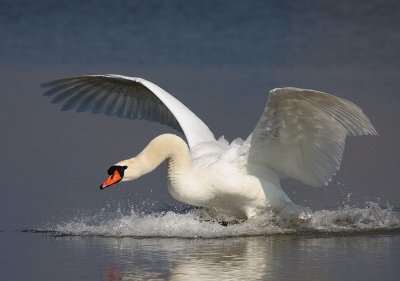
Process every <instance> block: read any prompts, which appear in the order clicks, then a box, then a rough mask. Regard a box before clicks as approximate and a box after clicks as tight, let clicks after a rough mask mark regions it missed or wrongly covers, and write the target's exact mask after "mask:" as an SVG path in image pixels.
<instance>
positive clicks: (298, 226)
mask: <svg viewBox="0 0 400 281" xmlns="http://www.w3.org/2000/svg"><path fill="white" fill-rule="evenodd" d="M36 231H43V232H50V233H52V234H53V235H63V236H64V235H74V236H106V237H107V236H109V237H135V238H142V237H180V238H222V237H238V236H256V235H283V234H285V235H304V234H312V235H317V234H333V235H336V234H340V235H343V234H354V233H377V232H382V231H395V232H398V231H400V212H399V210H398V209H396V208H392V207H390V206H388V207H380V206H379V205H378V204H377V203H372V202H368V203H366V206H365V207H363V208H358V207H344V208H339V209H337V210H320V211H316V212H312V211H311V210H309V209H308V208H305V207H302V206H298V205H290V206H287V208H285V209H283V210H282V211H281V212H280V213H273V212H272V211H265V212H263V213H260V214H258V215H257V216H255V217H253V218H251V219H249V220H247V221H238V220H237V219H235V218H234V217H230V216H228V215H226V214H221V213H218V212H215V211H212V210H211V211H210V210H205V209H189V210H168V211H154V212H152V211H151V210H150V211H149V210H147V212H141V211H138V210H137V209H135V208H134V206H133V207H131V208H130V210H125V211H123V208H117V209H114V210H113V209H111V208H107V209H103V210H102V211H101V212H99V213H98V214H96V215H94V216H93V215H92V216H87V215H86V216H80V217H75V218H74V219H71V220H67V221H65V222H62V223H54V224H52V225H49V226H48V227H46V228H43V229H37V230H36Z"/></svg>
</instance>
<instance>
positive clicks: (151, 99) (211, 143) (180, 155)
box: [42, 75, 377, 218]
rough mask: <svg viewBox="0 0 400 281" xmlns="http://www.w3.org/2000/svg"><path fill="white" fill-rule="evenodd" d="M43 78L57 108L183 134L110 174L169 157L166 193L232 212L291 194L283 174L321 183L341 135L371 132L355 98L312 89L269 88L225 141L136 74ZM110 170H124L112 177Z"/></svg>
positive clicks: (338, 154)
mask: <svg viewBox="0 0 400 281" xmlns="http://www.w3.org/2000/svg"><path fill="white" fill-rule="evenodd" d="M42 86H43V87H50V89H49V90H48V91H46V92H45V93H44V95H45V96H51V95H55V97H54V98H53V100H52V102H53V103H61V102H63V106H62V110H69V109H72V108H75V107H76V110H77V112H83V111H87V110H91V111H92V113H105V114H106V115H117V116H118V117H120V118H129V119H144V120H147V121H152V122H159V123H161V124H165V125H167V126H170V127H172V128H174V129H176V130H177V131H179V132H183V133H184V134H185V136H186V139H187V141H188V145H189V149H188V147H187V145H186V144H185V143H184V141H183V140H182V139H181V138H179V137H177V136H175V135H170V134H167V135H161V136H159V137H157V138H156V139H154V140H153V141H152V142H150V144H149V145H148V147H146V148H145V150H143V152H141V153H140V154H139V155H138V156H137V157H134V158H131V159H127V160H124V161H121V162H119V163H117V164H116V165H115V166H113V167H117V168H113V167H111V168H110V171H109V173H110V178H111V179H110V178H109V180H110V181H111V182H112V180H114V181H116V182H118V181H119V180H121V181H127V180H134V179H136V178H138V177H140V176H142V175H143V174H146V173H149V172H151V171H152V170H154V169H155V167H156V166H158V165H159V164H160V163H161V162H162V161H164V160H167V162H168V189H169V191H170V193H171V194H172V196H174V197H175V198H176V199H177V200H180V201H182V202H185V203H188V204H193V205H196V206H204V207H212V208H216V209H220V210H223V211H226V212H229V213H231V214H233V215H236V216H238V217H247V218H248V217H251V216H253V215H254V214H256V212H257V210H258V209H264V208H266V207H271V208H273V209H274V208H279V207H280V206H282V204H285V203H288V202H290V199H289V198H288V197H287V195H286V194H285V193H284V192H283V190H282V189H281V187H280V183H279V180H280V177H282V176H289V177H292V178H295V179H298V180H300V181H301V182H303V183H305V184H308V185H311V186H321V185H323V184H327V183H328V182H329V181H330V180H331V178H332V176H333V175H334V174H335V173H336V171H337V169H338V168H339V165H340V161H341V159H342V155H343V150H344V143H345V138H346V136H349V135H368V134H370V135H377V133H376V131H375V129H374V127H373V126H372V124H371V123H370V121H369V120H368V118H367V117H366V116H365V115H364V113H363V112H362V110H361V109H360V108H359V107H358V106H356V105H355V104H353V103H351V102H349V101H347V100H344V99H341V98H338V97H335V96H332V95H328V94H326V93H322V92H317V91H313V90H304V89H297V88H282V89H275V90H272V91H271V92H270V94H269V98H268V102H267V105H266V107H265V110H264V112H263V114H262V116H261V118H260V120H259V122H258V123H257V125H256V127H255V129H254V131H253V132H252V133H251V134H250V135H249V137H248V138H247V139H246V140H244V141H243V140H241V139H236V140H234V141H233V142H232V143H231V144H229V143H228V142H227V141H226V140H224V139H223V138H221V139H219V140H216V139H215V138H214V135H213V133H212V132H211V131H210V130H209V128H208V127H207V125H205V124H204V123H203V122H202V121H201V120H200V119H199V118H198V117H197V116H196V115H195V114H194V113H193V112H191V111H190V110H189V109H188V108H187V107H185V106H184V105H183V104H182V103H181V102H180V101H178V100H177V99H175V98H174V97H173V96H171V95H170V94H168V93H167V92H166V91H164V90H163V89H161V88H160V87H158V86H157V85H155V84H153V83H151V82H149V81H146V80H144V79H142V78H132V77H126V76H121V75H87V76H80V77H71V78H65V79H59V80H55V81H52V82H48V83H45V84H43V85H42ZM112 168H113V169H112ZM115 170H119V173H122V175H119V174H118V175H119V176H120V179H118V180H115V179H113V178H114V176H115V172H114V171H115ZM112 183H115V182H112ZM112 183H111V184H112ZM108 185H110V184H108V183H107V184H103V185H102V187H103V188H104V187H106V186H108Z"/></svg>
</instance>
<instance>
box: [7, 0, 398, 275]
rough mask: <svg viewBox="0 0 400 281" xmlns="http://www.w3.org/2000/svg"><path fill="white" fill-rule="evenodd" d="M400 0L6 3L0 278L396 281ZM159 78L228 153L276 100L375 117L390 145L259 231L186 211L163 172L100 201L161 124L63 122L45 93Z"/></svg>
mask: <svg viewBox="0 0 400 281" xmlns="http://www.w3.org/2000/svg"><path fill="white" fill-rule="evenodd" d="M399 19H400V5H399V4H398V3H397V2H396V1H389V0H388V1H352V2H351V3H349V2H348V1H323V2H321V3H315V1H268V2H265V1H252V2H251V3H250V2H238V1H174V2H173V3H172V2H171V3H170V2H165V1H155V0H154V1H105V0H102V1H83V2H82V1H68V2H65V1H61V0H59V1H34V2H33V1H23V0H21V1H15V0H13V1H11V0H0V34H1V39H2V40H0V62H1V64H0V74H1V75H0V85H1V88H2V91H1V94H0V95H1V102H0V120H2V122H0V131H1V137H0V150H1V152H0V155H1V156H2V157H1V159H2V160H1V162H0V175H1V179H2V181H1V183H2V188H1V196H0V252H1V255H0V272H2V279H5V280H71V279H73V280H188V279H192V280H321V279H323V280H345V279H347V280H397V279H398V276H399V273H400V270H399V269H398V261H399V253H400V251H399V245H400V244H399V239H400V234H399V233H400V222H399V218H400V215H399V206H400V192H399V188H400V177H399V171H400V162H399V160H398V159H400V146H399V145H398V140H399V138H400V127H399V126H398V125H397V123H398V121H397V120H399V112H400V98H399V97H400V95H399V91H398V89H399V88H400V81H399V79H398V77H399V75H400V68H399V65H398V61H399V60H400V53H399V50H400V49H399V48H396V46H399V44H400V36H399V34H400V24H399ZM99 73H118V74H123V75H131V76H139V77H143V78H145V79H148V80H150V81H152V82H154V83H156V84H158V85H160V86H161V87H162V88H164V89H165V90H167V91H168V92H170V93H171V94H173V95H174V96H175V97H177V98H178V99H179V100H181V101H182V102H183V103H184V104H185V105H187V106H188V107H189V108H190V109H191V110H193V112H195V113H196V114H197V115H198V116H199V117H200V118H201V119H202V120H203V121H204V122H205V123H206V124H208V125H209V126H210V128H211V130H212V131H213V132H214V133H215V135H216V136H217V137H219V136H221V135H224V136H225V137H226V138H227V139H228V140H233V139H234V138H236V137H241V138H246V137H247V136H248V134H249V133H250V132H251V131H252V129H253V128H254V125H255V124H256V122H257V121H258V118H259V117H260V115H261V112H262V110H263V108H264V106H265V102H266V100H267V93H268V91H269V90H271V89H273V88H275V87H284V86H293V87H302V88H311V89H315V90H320V91H325V92H327V93H330V94H334V95H337V96H340V97H343V98H345V99H348V100H351V101H352V102H354V103H356V104H357V105H359V106H360V107H361V108H362V109H363V111H364V112H365V113H366V115H367V116H368V117H369V118H370V119H371V122H372V123H373V124H374V126H375V127H376V129H377V131H378V133H379V135H380V136H379V137H357V138H349V139H347V140H346V148H345V152H344V157H343V161H342V164H341V169H340V170H339V171H338V174H337V175H336V176H335V177H334V178H333V180H332V182H331V183H330V184H329V185H328V186H327V187H323V188H317V189H316V188H311V187H307V186H304V185H302V184H301V183H299V182H298V181H295V180H290V179H289V180H284V181H282V186H283V188H284V190H285V192H286V193H287V194H288V195H289V197H290V198H291V199H292V201H293V202H294V203H295V204H296V205H295V206H292V207H290V208H289V207H288V208H287V209H285V210H284V211H283V212H282V213H279V214H273V213H270V212H265V213H261V214H259V215H258V216H257V217H255V218H252V219H250V220H248V221H237V220H235V218H231V217H229V216H226V215H224V214H218V213H212V212H211V213H210V212H208V211H206V210H202V209H198V208H193V207H191V206H187V205H184V204H180V203H178V202H176V201H175V200H174V199H173V198H172V197H171V196H170V195H169V194H168V192H167V190H166V186H165V185H166V182H165V168H166V167H165V165H161V167H160V168H158V169H157V170H156V171H154V172H153V173H152V174H150V175H148V176H146V177H143V178H141V179H139V180H137V181H135V182H131V183H120V184H118V185H117V186H115V187H112V188H110V189H106V190H104V191H100V190H99V188H98V186H99V185H100V184H101V183H102V182H103V181H104V180H105V177H106V176H107V174H106V171H107V169H108V167H109V166H110V165H112V164H114V163H115V162H117V161H118V160H120V159H125V158H127V157H129V156H134V155H135V154H137V153H138V152H140V151H141V150H142V149H143V147H145V146H146V144H147V143H148V142H149V141H150V140H151V139H152V138H154V137H155V136H157V135H159V134H162V133H166V132H171V133H174V131H172V130H171V129H169V128H166V127H165V126H161V125H159V124H153V123H150V124H149V123H146V122H140V121H130V120H120V119H117V118H110V117H106V116H102V115H96V116H94V115H91V114H87V113H84V114H76V113H75V112H61V111H60V108H59V106H55V105H51V104H50V103H49V99H46V98H44V97H42V92H43V91H42V89H41V88H39V87H38V85H39V84H40V83H43V82H46V81H49V80H52V79H56V78H60V77H66V76H74V75H83V74H99Z"/></svg>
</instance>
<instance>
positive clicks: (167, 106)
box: [41, 74, 215, 147]
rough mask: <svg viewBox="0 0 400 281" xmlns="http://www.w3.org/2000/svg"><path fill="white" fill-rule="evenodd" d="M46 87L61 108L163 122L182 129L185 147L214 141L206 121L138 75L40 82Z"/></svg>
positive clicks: (46, 94) (92, 76)
mask: <svg viewBox="0 0 400 281" xmlns="http://www.w3.org/2000/svg"><path fill="white" fill-rule="evenodd" d="M41 86H42V87H45V88H48V87H49V88H50V89H49V90H47V91H46V92H45V93H44V94H43V95H44V96H53V95H55V97H54V98H53V100H52V103H64V104H63V106H62V108H61V110H70V109H72V108H75V107H76V111H77V112H84V111H88V110H91V111H92V113H94V114H96V113H105V114H106V115H110V116H113V115H116V116H118V117H120V118H129V119H143V120H147V121H152V122H159V123H161V124H165V125H167V126H169V127H171V128H173V129H175V130H177V131H178V132H183V133H184V134H185V136H186V138H187V140H188V143H189V146H190V147H193V146H195V145H196V144H197V143H200V142H205V141H211V140H215V138H214V135H213V133H212V132H211V131H210V130H209V128H208V127H207V125H206V124H204V123H203V121H201V120H200V118H198V117H197V116H196V115H195V114H194V113H193V112H192V111H190V110H189V109H188V108H187V107H186V106H184V105H183V104H182V103H181V102H180V101H178V100H177V99H176V98H174V97H173V96H171V95H170V94H169V93H167V92H166V91H164V90H163V89H161V88H160V87H158V86H157V85H155V84H153V83H151V82H149V81H146V80H144V79H142V78H136V77H127V76H121V75H114V74H107V75H86V76H78V77H70V78H64V79H58V80H54V81H51V82H48V83H44V84H42V85H41Z"/></svg>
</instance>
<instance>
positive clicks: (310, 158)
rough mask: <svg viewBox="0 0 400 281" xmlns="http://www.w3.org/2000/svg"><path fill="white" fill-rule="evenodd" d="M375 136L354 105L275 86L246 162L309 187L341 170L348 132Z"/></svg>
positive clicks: (253, 138) (314, 92) (248, 141)
mask: <svg viewBox="0 0 400 281" xmlns="http://www.w3.org/2000/svg"><path fill="white" fill-rule="evenodd" d="M368 134H370V135H377V133H376V131H375V129H374V127H373V126H372V124H371V123H370V121H369V120H368V118H367V117H366V116H365V115H364V113H363V112H362V110H361V109H360V108H359V107H358V106H356V105H355V104H353V103H351V102H349V101H347V100H344V99H341V98H338V97H335V96H332V95H328V94H326V93H322V92H317V91H312V90H304V89H297V88H283V89H275V90H272V91H271V92H270V94H269V98H268V102H267V105H266V107H265V110H264V112H263V115H262V116H261V119H260V120H259V122H258V124H257V126H256V128H255V129H254V131H253V133H252V135H251V136H250V137H249V139H248V140H247V141H246V142H247V145H249V147H250V150H249V155H248V163H249V164H252V163H255V164H258V165H264V166H267V167H269V168H272V169H274V170H275V171H277V172H279V173H284V174H286V175H287V176H289V177H292V178H295V179H298V180H300V181H301V182H303V183H305V184H308V185H311V186H321V185H323V184H325V185H326V184H327V183H328V182H329V181H330V180H331V178H332V176H333V175H334V174H335V173H336V171H337V170H338V169H339V165H340V162H341V159H342V155H343V150H344V143H345V138H346V136H348V135H353V136H355V135H368Z"/></svg>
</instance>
